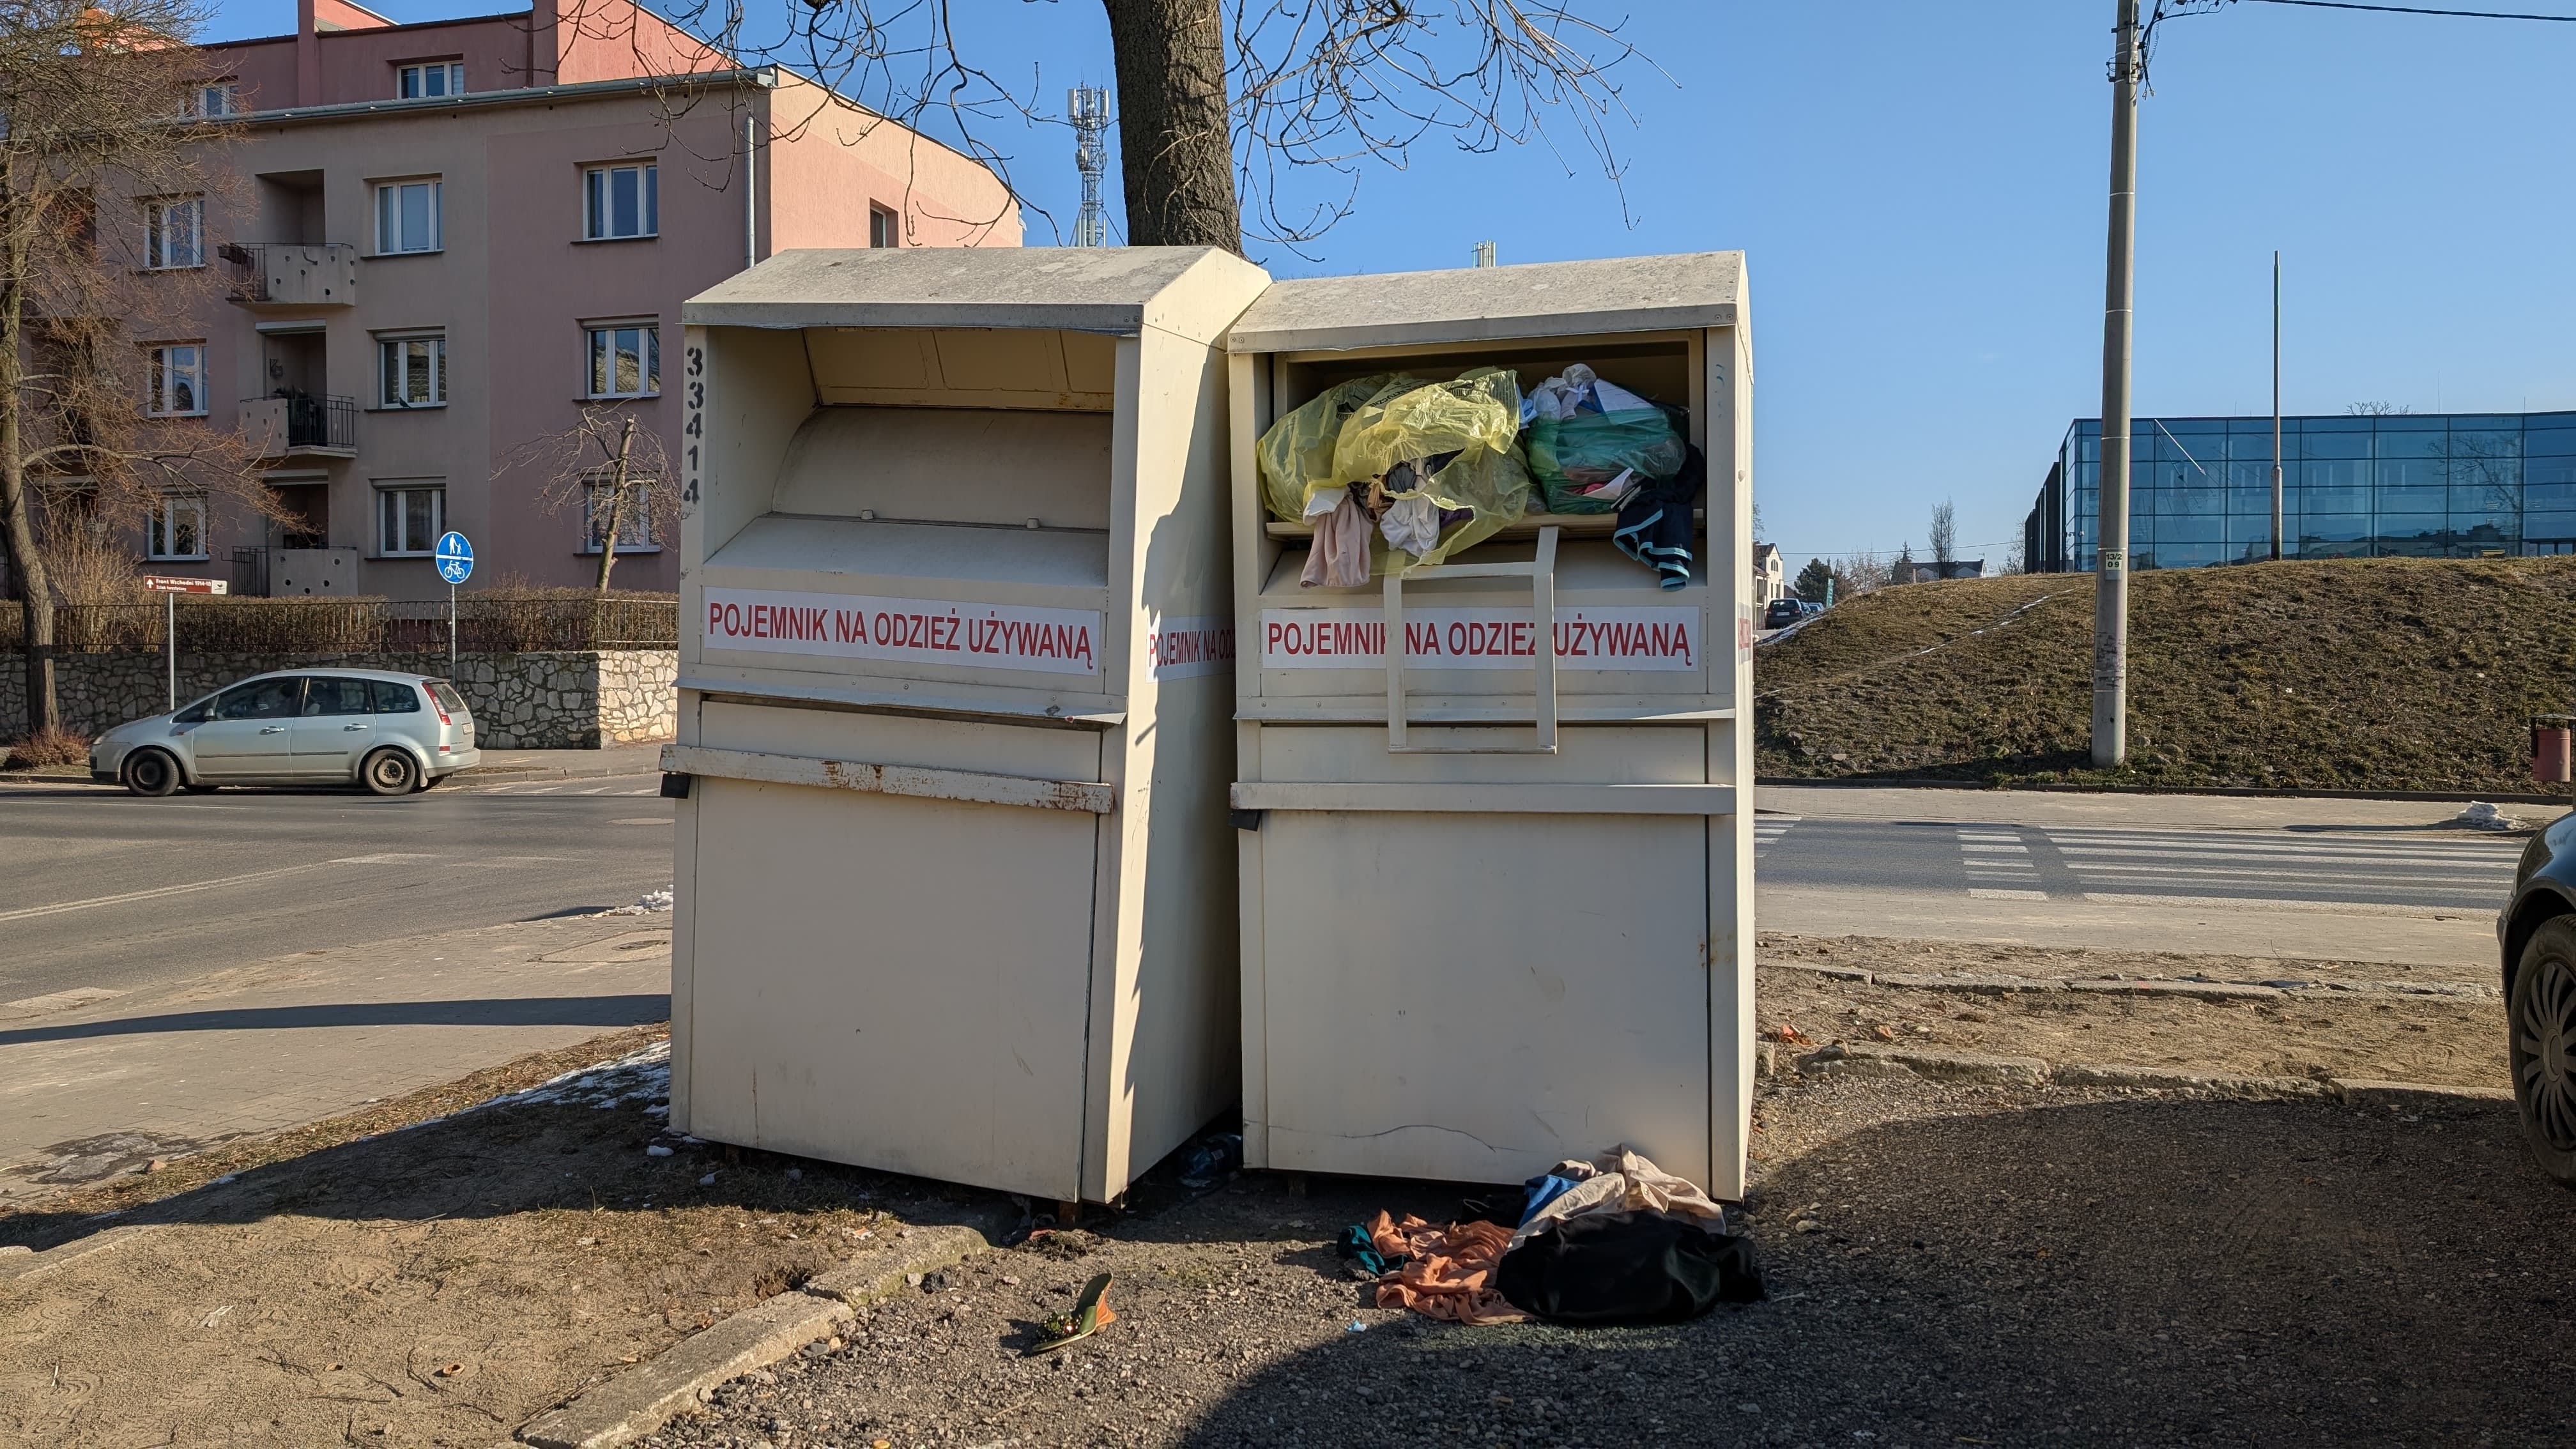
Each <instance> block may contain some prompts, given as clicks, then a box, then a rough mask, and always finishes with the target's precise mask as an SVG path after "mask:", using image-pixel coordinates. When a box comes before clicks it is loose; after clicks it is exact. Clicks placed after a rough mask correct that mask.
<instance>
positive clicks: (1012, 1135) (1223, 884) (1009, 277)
mask: <svg viewBox="0 0 2576 1449" xmlns="http://www.w3.org/2000/svg"><path fill="white" fill-rule="evenodd" d="M1267 280H1268V279H1267V278H1266V277H1265V276H1264V274H1263V273H1262V272H1261V271H1260V269H1258V268H1256V267H1254V266H1252V265H1251V264H1249V263H1247V262H1245V261H1243V260H1242V259H1240V258H1238V257H1235V256H1232V255H1229V254H1226V253H1224V252H1219V251H1213V250H1207V249H1201V248H1178V247H1168V248H1166V247H1139V248H1119V249H1099V250H1072V249H1063V250H1052V249H1051V250H1034V249H1032V250H1020V249H995V250H991V251H973V250H926V249H925V250H911V249H904V250H894V249H888V250H882V251H880V250H866V251H808V252H789V253H784V254H782V255H780V256H777V257H774V258H772V259H770V260H768V261H765V262H763V263H761V264H760V265H759V266H757V267H754V268H752V269H751V270H750V271H748V272H745V273H743V274H741V275H739V276H736V277H734V278H732V279H731V280H729V281H726V282H724V283H722V284H721V285H719V286H717V287H715V288H714V289H712V290H710V291H708V292H705V293H703V294H701V295H700V296H698V297H697V298H695V299H693V300H691V301H690V302H689V303H688V304H687V306H686V309H685V312H684V317H685V320H686V322H687V324H688V333H687V341H686V344H685V351H684V354H683V356H682V357H681V358H680V359H679V364H680V365H679V366H678V367H677V368H676V369H667V364H666V369H667V370H666V373H665V376H674V375H675V374H676V379H677V381H678V383H679V385H680V386H681V387H682V388H683V390H684V399H683V401H684V405H685V407H686V409H687V411H686V414H685V418H684V422H683V429H684V436H683V445H684V454H683V457H682V459H681V462H682V465H683V475H684V476H683V480H682V496H683V499H684V505H683V506H684V514H683V521H682V525H681V542H680V547H681V552H682V559H681V583H680V609H681V619H682V625H681V631H680V678H679V690H680V703H679V733H678V743H677V744H675V745H673V746H671V747H670V748H669V749H668V750H667V751H666V753H665V768H666V769H668V770H670V771H673V772H675V773H680V774H685V775H687V776H689V777H691V780H690V788H689V791H688V794H687V795H686V797H685V798H684V799H682V800H681V801H680V802H679V803H678V806H677V809H678V814H679V834H678V848H677V861H676V872H677V880H676V884H675V892H676V895H677V901H676V914H675V917H674V932H673V942H672V992H671V997H672V1000H671V1013H672V1033H671V1047H672V1062H671V1066H672V1074H671V1120H672V1124H673V1125H674V1126H675V1127H678V1128H680V1129H682V1130H684V1131H688V1132H692V1133H695V1134H697V1135H698V1136H700V1137H705V1138H710V1139H713V1140H716V1141H721V1142H729V1143H738V1144H742V1145H746V1146H756V1147H762V1148H768V1149H772V1150H776V1151H780V1152H787V1153H794V1154H799V1155H804V1156H811V1157H818V1158H824V1159H828V1160H832V1161H838V1162H846V1163H852V1164H857V1165H861V1166H866V1167H872V1168H880V1169H886V1170H890V1171H898V1172H906V1173H914V1174H919V1175H921V1176H925V1177H932V1178H939V1179H944V1180H948V1181H952V1182H959V1183H967V1184H973V1185H976V1186H980V1187H987V1188H995V1189H1000V1190H1004V1191H1009V1192H1018V1193H1025V1194H1029V1195H1031V1196H1033V1197H1038V1198H1045V1199H1055V1200H1058V1201H1064V1200H1076V1199H1083V1200H1091V1201H1106V1200H1109V1199H1111V1198H1114V1197H1115V1196H1117V1194H1118V1193H1119V1192H1120V1191H1122V1190H1123V1189H1124V1188H1125V1187H1126V1185H1127V1183H1128V1181H1129V1179H1130V1178H1131V1177H1132V1176H1133V1175H1134V1174H1136V1173H1138V1172H1141V1171H1142V1170H1144V1169H1145V1168H1146V1167H1148V1166H1150V1165H1152V1164H1153V1162H1154V1161H1155V1160H1156V1159H1158V1158H1159V1157H1161V1156H1162V1155H1163V1154H1164V1153H1166V1152H1168V1151H1170V1150H1171V1149H1172V1148H1173V1147H1175V1146H1177V1145H1179V1144H1180V1143H1181V1142H1183V1141H1184V1140H1186V1139H1187V1138H1188V1137H1189V1135H1190V1134H1191V1133H1193V1132H1195V1131H1196V1130H1197V1129H1198V1128H1199V1127H1201V1126H1202V1125H1204V1124H1205V1123H1206V1122H1208V1121H1209V1120H1210V1119H1211V1118H1213V1117H1215V1116H1216V1115H1217V1114H1218V1113H1220V1112H1222V1111H1223V1110H1225V1108H1226V1107H1227V1106H1228V1105H1229V1104H1230V1103H1231V1102H1232V1101H1233V1099H1234V1095H1235V1090H1236V1087H1237V1084H1238V1082H1239V1080H1240V1078H1239V1072H1238V1066H1237V1061H1236V1056H1235V1052H1236V1045H1237V1040H1238V1037H1237V1031H1238V1025H1237V1022H1238V1018H1237V1011H1236V998H1235V990H1236V974H1235V960H1234V941H1235V934H1236V931H1235V914H1234V892H1233V876H1232V869H1231V867H1232V860H1231V853H1230V850H1229V843H1230V833H1229V826H1228V821H1227V806H1226V788H1227V784H1228V781H1229V779H1230V776H1231V772H1232V762H1231V758H1230V754H1229V747H1230V743H1231V740H1230V733H1229V723H1228V720H1229V716H1230V715H1231V713H1232V707H1233V680H1232V677H1231V671H1232V663H1231V654H1232V620H1231V618H1230V597H1229V582H1228V581H1229V575H1230V567H1229V565H1230V558H1229V554H1228V540H1227V535H1226V527H1227V523H1226V520H1227V504H1228V496H1227V480H1226V470H1227V465H1226V456H1225V455H1226V412H1225V359H1224V356H1223V353H1222V351H1221V348H1222V339H1223V337H1224V335H1225V329H1226V327H1227V326H1228V325H1229V324H1231V323H1232V322H1233V321H1234V319H1235V317H1236V316H1237V315H1238V314H1239V313H1241V312H1242V310H1243V309H1244V307H1245V306H1246V305H1248V304H1249V303H1250V302H1251V301H1252V300H1253V299H1254V298H1255V297H1256V296H1258V295H1259V294H1260V292H1261V290H1262V288H1263V286H1264V285H1265V284H1266V282H1267Z"/></svg>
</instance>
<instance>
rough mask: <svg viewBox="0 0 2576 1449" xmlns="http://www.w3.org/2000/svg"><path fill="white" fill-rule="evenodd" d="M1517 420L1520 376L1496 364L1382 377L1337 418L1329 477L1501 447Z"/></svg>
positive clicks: (1360, 476)
mask: <svg viewBox="0 0 2576 1449" xmlns="http://www.w3.org/2000/svg"><path fill="white" fill-rule="evenodd" d="M1520 428H1521V389H1520V380H1519V378H1518V377H1517V376H1516V375H1514V374H1513V373H1511V372H1510V371H1508V370H1506V369H1504V368H1499V367H1480V368H1477V369H1476V370H1475V371H1473V372H1468V373H1463V374H1461V375H1459V376H1458V377H1457V378H1456V379H1454V380H1452V381H1449V382H1430V383H1426V382H1422V381H1420V380H1418V379H1415V378H1394V379H1390V380H1389V381H1388V382H1387V384H1386V385H1385V386H1383V387H1381V388H1379V389H1378V391H1377V393H1376V394H1375V395H1374V396H1372V397H1370V398H1369V399H1368V401H1366V402H1364V403H1362V404H1360V405H1359V406H1358V407H1357V408H1355V409H1353V410H1352V412H1351V415H1350V418H1349V420H1348V421H1346V422H1344V423H1343V424H1342V431H1341V439H1340V441H1339V442H1338V443H1336V444H1335V445H1334V447H1333V477H1334V478H1335V479H1336V480H1337V481H1339V482H1342V483H1365V482H1367V481H1369V480H1370V479H1372V478H1383V477H1385V476H1386V472H1387V470H1388V469H1390V468H1392V467H1394V466H1395V465H1396V464H1398V463H1410V462H1413V461H1416V460H1417V459H1422V458H1433V457H1438V456H1439V455H1441V454H1443V453H1458V452H1464V451H1466V450H1468V449H1471V448H1483V449H1485V450H1487V451H1489V452H1494V453H1503V452H1508V451H1510V449H1511V446H1512V439H1513V437H1514V436H1515V435H1517V434H1518V433H1519V432H1520Z"/></svg>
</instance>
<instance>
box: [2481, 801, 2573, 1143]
mask: <svg viewBox="0 0 2576 1449" xmlns="http://www.w3.org/2000/svg"><path fill="white" fill-rule="evenodd" d="M2496 939H2497V941H2498V942H2499V943H2500V944H2501V945H2502V946H2503V948H2504V953H2503V954H2504V1003H2505V1023H2506V1032H2507V1035H2508V1041H2507V1047H2506V1059H2507V1060H2508V1061H2509V1062H2510V1063H2511V1064H2512V1068H2513V1098H2514V1101H2515V1103H2516V1104H2517V1105H2518V1106H2519V1108H2520V1110H2521V1113H2522V1135H2523V1137H2524V1138H2525V1139H2526V1140H2528V1141H2529V1142H2530V1143H2531V1155H2532V1157H2533V1158H2534V1159H2536V1160H2537V1161H2538V1162H2539V1163H2540V1167H2541V1170H2542V1171H2544V1172H2546V1173H2548V1174H2549V1175H2550V1176H2551V1177H2554V1178H2556V1179H2558V1181H2559V1182H2561V1183H2562V1184H2564V1185H2566V1186H2568V1187H2571V1188H2576V811H2571V812H2569V813H2568V814H2566V815H2563V816H2561V817H2559V818H2558V819H2557V820H2555V821H2552V822H2551V823H2550V825H2549V826H2548V828H2547V829H2544V830H2542V831H2541V832H2540V833H2539V834H2537V835H2534V836H2533V837H2532V838H2531V844H2529V845H2527V846H2525V847H2523V852H2522V863H2521V865H2520V866H2518V867H2517V868H2516V869H2515V871H2514V877H2513V896H2512V899H2510V900H2509V901H2507V902H2506V903H2505V908H2504V911H2503V913H2502V914H2500V915H2498V916H2497V917H2496Z"/></svg>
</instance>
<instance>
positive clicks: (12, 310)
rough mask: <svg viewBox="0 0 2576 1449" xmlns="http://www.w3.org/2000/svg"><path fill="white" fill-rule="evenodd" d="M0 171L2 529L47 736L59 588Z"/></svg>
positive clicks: (31, 693)
mask: <svg viewBox="0 0 2576 1449" xmlns="http://www.w3.org/2000/svg"><path fill="white" fill-rule="evenodd" d="M7 181H8V178H7V177H6V175H5V173H0V238H5V242H0V253H5V254H0V534H5V535H6V540H7V545H8V552H9V581H10V582H11V583H12V584H14V585H15V586H16V587H17V590H18V609H19V612H20V615H21V616H22V618H23V619H24V622H25V625H26V637H27V644H26V656H27V719H26V728H27V733H29V734H31V735H36V734H43V733H46V732H47V731H50V730H55V729H60V728H61V727H62V722H63V716H62V705H61V702H60V701H59V700H58V699H57V698H56V697H55V694H54V593H53V585H52V583H51V582H50V581H49V580H47V579H46V577H45V560H44V557H43V555H41V554H39V553H37V552H36V520H35V519H34V518H33V517H32V516H30V510H31V504H30V502H29V500H28V496H27V469H26V464H25V461H24V460H25V456H26V454H25V449H24V444H25V440H26V430H25V428H24V426H23V421H24V413H25V410H26V406H27V395H26V386H25V379H24V377H23V375H22V373H23V369H24V367H25V361H24V359H23V357H22V355H21V353H20V351H19V348H20V344H21V343H22V342H23V341H24V340H25V333H24V329H25V322H26V311H27V294H26V289H25V287H24V285H23V279H24V278H25V277H26V275H27V264H28V256H27V250H28V247H27V235H26V225H25V218H24V217H22V216H20V215H19V207H18V205H17V204H16V202H17V198H16V193H15V188H13V187H10V186H9V185H8V184H7Z"/></svg>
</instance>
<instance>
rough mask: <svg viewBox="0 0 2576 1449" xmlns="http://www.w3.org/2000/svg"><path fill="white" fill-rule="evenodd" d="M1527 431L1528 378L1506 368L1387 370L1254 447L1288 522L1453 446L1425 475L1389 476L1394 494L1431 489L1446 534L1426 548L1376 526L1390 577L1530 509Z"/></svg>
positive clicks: (1375, 544)
mask: <svg viewBox="0 0 2576 1449" xmlns="http://www.w3.org/2000/svg"><path fill="white" fill-rule="evenodd" d="M1519 431H1520V385H1519V380H1518V378H1517V377H1516V376H1515V375H1514V374H1513V373H1511V372H1510V371H1508V370H1505V369H1501V368H1479V369H1477V370H1475V371H1473V372H1469V373H1466V374H1463V375H1462V376H1460V377H1457V378H1455V379H1453V380H1451V381H1448V382H1435V381H1433V380H1431V379H1428V378H1422V377H1412V376H1407V375H1404V374H1389V373H1380V374H1377V375H1375V376H1371V377H1363V378H1355V379H1353V380H1352V381H1349V382H1345V383H1341V384H1339V385H1337V386H1334V387H1331V388H1328V389H1326V390H1325V391H1324V392H1322V393H1320V394H1318V395H1317V396H1316V397H1314V398H1313V399H1311V400H1309V401H1308V402H1307V403H1306V404H1305V405H1303V406H1301V407H1299V408H1297V409H1296V410H1295V411H1293V412H1291V413H1289V414H1288V415H1287V416H1286V417H1283V418H1281V419H1279V420H1278V421H1277V422H1275V423H1273V424H1271V425H1270V429H1269V431H1268V432H1265V433H1263V434H1262V435H1261V440H1260V442H1258V443H1257V444H1255V445H1254V449H1253V452H1254V456H1255V458H1256V460H1257V461H1258V463H1259V465H1260V468H1261V483H1262V501H1263V502H1264V503H1265V504H1266V505H1268V507H1269V509H1270V511H1271V513H1272V514H1273V515H1275V516H1276V517H1278V518H1280V519H1282V520H1284V521H1286V522H1290V523H1302V522H1305V521H1306V520H1307V519H1308V518H1309V517H1310V516H1311V515H1310V514H1309V512H1308V510H1309V508H1315V509H1318V510H1319V511H1329V509H1330V508H1331V507H1332V506H1333V505H1337V504H1339V503H1340V501H1341V497H1342V495H1343V494H1344V493H1345V492H1347V491H1349V489H1350V485H1352V484H1355V483H1357V484H1368V483H1371V482H1377V481H1379V480H1382V479H1384V478H1385V477H1386V475H1387V474H1388V473H1389V472H1390V471H1391V470H1393V469H1394V468H1395V467H1396V465H1398V464H1400V463H1414V464H1419V463H1422V462H1424V461H1426V460H1428V459H1432V458H1437V457H1440V456H1441V455H1443V454H1454V455H1455V456H1453V457H1451V458H1450V459H1449V461H1448V463H1447V464H1446V466H1444V467H1442V468H1440V469H1439V470H1438V471H1436V472H1434V473H1432V474H1431V475H1430V477H1429V479H1428V481H1427V482H1418V481H1417V482H1414V484H1413V486H1410V487H1407V486H1403V485H1402V484H1401V483H1399V484H1398V485H1397V486H1391V487H1390V486H1384V485H1381V487H1380V489H1379V492H1380V495H1381V498H1382V500H1384V501H1390V502H1393V501H1402V500H1406V499H1412V498H1427V499H1429V500H1430V502H1431V504H1432V506H1433V507H1434V508H1436V509H1437V510H1438V512H1439V520H1438V524H1439V534H1438V540H1437V542H1436V543H1435V544H1434V546H1433V547H1432V548H1431V549H1430V550H1429V551H1427V552H1425V553H1423V554H1422V555H1421V556H1419V557H1416V556H1415V555H1414V554H1413V553H1411V552H1410V551H1408V550H1405V549H1401V548H1396V547H1394V546H1393V545H1391V544H1389V543H1388V541H1387V538H1386V534H1385V532H1384V531H1383V529H1382V528H1381V529H1373V530H1372V531H1371V534H1370V538H1369V562H1370V573H1371V575H1372V576H1373V577H1384V576H1385V574H1386V573H1387V572H1388V571H1389V570H1394V571H1396V572H1399V573H1410V572H1412V571H1413V570H1415V569H1418V568H1428V567H1430V566H1431V565H1433V564H1436V563H1438V562H1440V561H1441V560H1442V559H1445V558H1447V557H1449V556H1450V555H1451V554H1453V553H1455V552H1457V551H1458V550H1460V549H1463V548H1467V547H1470V546H1472V545H1474V544H1477V543H1481V542H1483V541H1484V540H1485V539H1487V538H1489V537H1491V536H1492V535H1493V534H1494V532H1495V531H1496V530H1498V529H1500V528H1501V527H1502V526H1503V525H1505V524H1507V523H1510V522H1512V521H1513V520H1515V519H1517V518H1519V517H1520V516H1521V515H1522V514H1523V513H1525V512H1527V511H1528V509H1529V502H1530V497H1531V494H1532V491H1533V490H1532V484H1531V482H1530V474H1529V464H1528V460H1527V459H1526V458H1525V457H1524V456H1523V455H1522V453H1521V450H1520V447H1519V445H1518V442H1517V435H1518V433H1519ZM1413 476H1414V475H1412V474H1410V473H1407V474H1406V475H1403V477H1404V478H1406V479H1408V480H1409V479H1412V478H1413ZM1462 515H1463V516H1462Z"/></svg>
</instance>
